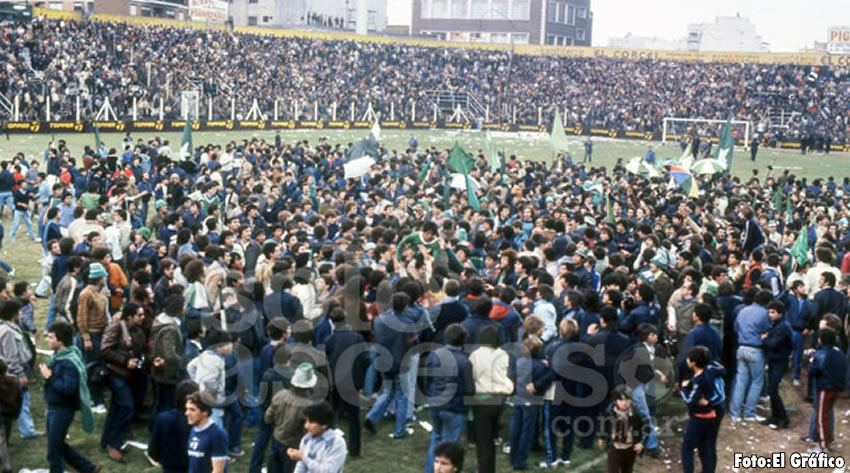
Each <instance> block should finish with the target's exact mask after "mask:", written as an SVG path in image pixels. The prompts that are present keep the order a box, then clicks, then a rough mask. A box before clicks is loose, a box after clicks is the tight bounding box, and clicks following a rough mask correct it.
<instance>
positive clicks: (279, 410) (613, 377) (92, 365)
mask: <svg viewBox="0 0 850 473" xmlns="http://www.w3.org/2000/svg"><path fill="white" fill-rule="evenodd" d="M352 148H353V147H352ZM350 149H351V148H349V150H350ZM345 151H346V147H345V146H343V145H332V144H330V143H328V141H327V140H326V139H322V140H320V141H319V142H318V143H309V142H307V141H299V142H295V143H286V142H284V141H283V140H280V139H276V140H274V142H266V141H264V140H262V139H259V138H254V139H251V140H245V141H241V142H230V143H225V144H222V145H218V144H208V145H202V146H199V147H197V148H196V149H195V150H194V152H193V153H191V156H187V157H186V159H179V158H178V157H177V153H175V152H173V151H172V150H171V149H170V147H169V146H168V145H167V143H163V142H161V141H160V140H159V139H157V138H151V139H149V140H144V139H142V138H138V139H135V140H134V139H133V137H131V136H129V135H128V136H127V137H126V138H125V139H124V142H123V149H122V150H120V151H119V150H115V149H112V150H110V151H109V152H108V153H106V155H105V156H98V155H96V154H95V153H93V152H92V150H90V149H82V150H77V149H67V148H66V145H65V143H64V142H63V141H58V142H55V143H54V142H51V143H50V145H49V146H48V147H47V148H46V149H45V152H44V158H43V159H42V160H41V161H42V163H41V164H44V167H43V168H41V167H39V164H40V163H37V162H35V161H31V162H28V161H27V160H26V159H25V157H24V156H23V155H17V156H15V157H14V158H13V159H12V160H11V161H3V162H2V163H0V166H2V171H0V215H2V213H3V207H5V206H6V205H8V206H9V207H10V209H11V210H13V211H14V215H15V218H16V220H18V219H21V220H25V221H26V222H29V220H30V218H31V216H32V218H34V219H35V220H36V222H35V223H36V230H37V233H36V232H30V238H32V239H33V240H35V241H38V242H39V245H41V247H42V250H43V254H44V258H43V259H42V273H43V279H42V280H41V281H39V282H38V286H37V287H36V289H35V291H34V294H33V291H32V290H31V289H30V285H29V284H28V282H26V281H18V280H14V283H13V280H10V279H5V278H4V279H0V289H2V290H0V299H2V300H0V319H1V320H0V358H2V359H3V360H4V364H2V365H0V371H2V368H3V367H4V368H5V370H6V372H7V373H8V376H6V377H4V378H3V380H4V382H3V384H2V386H0V404H2V411H3V413H4V417H5V420H6V423H5V432H4V433H5V436H6V439H10V438H11V435H12V433H11V426H12V421H13V419H14V418H15V417H17V419H18V421H17V423H18V428H19V430H20V434H21V436H22V437H24V438H33V437H38V436H40V435H43V434H42V433H41V432H39V431H38V430H37V427H38V428H44V429H45V430H46V432H47V437H48V442H47V461H48V463H49V465H50V471H51V472H60V471H62V468H63V465H64V464H65V463H67V464H70V465H71V466H72V467H74V468H75V469H77V470H78V471H81V472H84V473H89V472H92V471H100V470H99V468H100V467H99V466H95V464H94V463H92V461H91V460H89V459H86V458H84V457H83V456H82V455H81V454H79V452H77V451H76V450H74V449H73V448H72V447H70V446H69V445H67V444H65V435H66V433H67V431H68V428H69V426H70V425H71V423H72V422H73V418H74V416H75V411H76V410H77V409H79V410H80V411H81V414H80V417H81V419H82V422H83V428H84V430H85V431H86V432H93V430H94V423H93V414H98V415H102V414H106V418H105V421H104V423H103V424H102V432H99V434H100V446H101V447H102V448H103V449H104V453H103V459H104V460H105V459H106V458H109V459H111V460H114V461H117V462H122V461H124V455H125V452H123V451H122V449H124V448H125V441H126V440H127V438H128V433H129V431H130V430H131V429H132V430H134V431H135V434H134V438H135V439H140V438H141V439H147V440H148V449H147V455H148V456H149V457H150V458H151V459H152V460H154V461H157V462H159V464H160V465H161V466H162V469H163V471H165V472H177V471H182V472H185V471H188V472H191V473H199V472H203V473H209V472H211V471H215V472H216V473H218V472H221V471H225V468H226V465H227V462H228V461H230V460H234V459H237V458H239V457H241V456H242V455H244V454H245V452H244V450H243V449H242V445H243V444H244V442H243V440H242V434H243V430H244V426H245V425H258V426H259V431H258V434H257V436H256V438H255V439H254V441H253V446H252V449H251V457H250V460H247V459H245V460H235V461H239V462H243V461H244V462H250V463H249V466H248V467H247V468H246V467H245V466H241V467H239V470H240V471H246V470H247V471H249V472H250V473H259V472H260V471H261V467H262V465H263V464H264V463H265V464H266V465H267V468H268V471H272V472H276V471H287V472H288V471H297V472H318V471H340V470H341V468H342V465H343V464H344V462H345V459H346V458H352V457H360V456H368V455H369V452H368V451H364V450H365V449H361V429H363V428H365V429H366V430H367V431H369V432H370V433H372V434H374V433H375V430H376V429H375V427H376V425H377V424H378V423H379V422H381V421H382V420H383V419H385V418H386V417H389V418H390V419H393V421H392V425H393V428H392V434H391V438H393V439H401V438H404V437H407V436H409V435H411V433H412V432H413V429H414V428H415V427H416V426H417V425H422V424H417V423H416V421H417V420H421V421H427V422H428V424H426V425H427V427H425V430H430V431H431V445H430V448H429V451H428V454H427V460H426V459H425V458H423V461H424V465H425V471H426V472H428V473H430V472H432V471H438V472H440V473H442V472H444V471H458V470H459V468H460V467H462V465H459V462H460V463H462V461H463V460H462V459H463V450H464V449H463V448H462V447H460V446H459V445H458V444H457V443H446V442H457V441H459V440H460V439H461V437H462V434H463V432H464V430H466V431H467V435H469V438H470V440H471V441H473V442H474V443H475V445H476V447H475V455H476V457H477V465H478V471H479V472H481V473H491V472H493V471H495V465H496V462H497V456H498V455H497V452H496V448H495V447H494V445H495V440H496V437H498V436H499V435H500V433H504V437H505V442H504V443H503V451H505V452H506V453H508V457H507V458H506V459H505V460H502V461H507V462H509V463H510V465H511V466H512V467H513V468H514V469H518V470H521V469H525V468H528V467H530V466H532V464H533V460H532V459H531V458H532V457H531V451H532V449H533V447H534V446H535V445H539V446H540V449H541V450H542V451H543V452H545V453H544V454H543V455H542V456H541V457H539V461H538V462H537V465H536V466H539V467H543V468H549V467H552V466H559V465H562V464H566V465H569V463H570V459H571V456H572V452H573V447H574V444H575V446H577V447H579V448H585V449H586V448H593V447H594V446H598V447H599V448H601V449H604V450H605V451H607V455H608V461H609V464H610V465H614V466H621V467H622V468H623V470H622V471H630V470H629V468H630V465H632V464H633V463H634V461H635V458H636V456H637V455H647V456H649V457H652V458H657V457H658V456H659V442H658V431H657V426H658V421H657V418H656V417H655V413H656V411H655V409H656V405H657V402H656V389H657V388H660V387H661V386H668V387H669V389H666V390H665V391H668V392H671V391H674V390H675V391H678V392H679V393H680V395H681V397H682V399H683V401H684V402H685V403H686V405H687V408H688V415H689V420H688V424H687V426H686V428H685V430H684V434H683V435H684V436H683V441H682V452H681V455H682V464H683V469H684V471H685V472H686V473H691V472H692V471H694V449H695V448H696V449H698V451H699V456H700V460H701V463H702V465H703V467H702V468H703V471H705V472H713V471H714V467H715V465H716V463H717V452H716V449H715V445H716V441H717V435H718V431H719V429H720V425H721V421H722V419H723V418H724V414H726V413H728V416H729V417H730V418H731V419H732V421H734V422H755V421H758V420H762V421H763V422H764V423H765V424H766V425H768V426H770V428H775V429H783V428H788V427H789V426H790V425H789V420H788V417H787V414H786V411H785V409H784V407H783V404H782V399H781V397H780V391H779V386H780V384H781V383H783V382H785V383H788V382H791V383H792V384H793V386H794V387H795V388H799V389H801V390H804V391H803V392H805V393H807V394H808V397H810V398H811V399H812V400H813V401H814V402H815V405H816V407H818V409H816V410H815V412H813V414H812V423H811V426H808V425H807V426H805V427H804V428H805V431H801V434H803V438H802V440H803V441H805V442H808V443H809V444H811V445H813V446H814V448H816V449H818V450H819V451H828V449H829V448H830V446H831V442H832V439H833V436H832V430H833V429H834V424H833V423H832V421H831V420H830V419H831V418H832V414H831V410H832V405H833V403H834V402H835V399H836V397H837V395H838V394H839V393H840V392H843V391H847V388H846V385H845V373H846V370H847V365H846V361H845V350H846V346H847V336H846V334H847V325H846V323H845V322H846V312H847V294H848V291H850V209H848V202H850V180H848V179H845V180H844V182H843V183H837V182H835V181H834V180H833V179H832V178H830V179H829V180H822V179H817V180H814V181H812V182H809V181H807V180H806V179H805V178H803V179H798V178H796V177H795V176H794V175H793V174H791V173H790V172H789V171H787V170H786V171H784V172H783V174H781V175H773V173H772V170H771V171H770V172H768V173H767V175H765V176H763V178H764V179H763V180H760V179H759V177H758V176H753V178H751V179H749V180H741V179H739V178H737V177H731V176H728V175H716V176H712V177H711V178H710V181H706V182H703V185H702V186H701V187H702V188H703V192H702V194H701V195H700V196H699V197H698V198H690V199H689V198H687V197H685V195H684V194H683V192H682V191H681V190H679V189H678V188H670V187H669V186H668V185H667V184H666V181H665V178H663V177H661V178H653V179H646V178H643V177H639V176H637V175H634V174H631V173H628V172H626V170H625V169H624V168H623V167H621V166H620V165H618V166H617V167H615V168H613V169H604V168H590V167H585V166H584V165H581V164H573V163H572V162H570V161H569V160H568V159H567V158H566V157H563V158H559V159H556V160H555V162H554V163H553V165H552V166H551V167H549V166H546V165H544V164H542V163H537V162H530V161H529V162H520V161H518V160H516V158H515V157H513V156H505V157H503V164H502V165H501V166H494V167H492V168H491V167H490V166H488V164H487V163H486V161H487V160H486V159H485V158H484V156H483V155H478V156H468V155H465V154H464V153H462V152H461V150H458V149H455V150H452V151H451V152H449V150H438V149H435V148H421V149H413V148H411V149H408V150H406V151H405V152H395V151H389V150H386V149H383V148H379V149H378V151H377V153H376V154H377V163H376V164H374V165H372V166H371V167H370V169H369V170H368V171H367V172H366V174H364V175H363V176H362V177H359V178H352V179H346V178H345V172H344V169H345V165H346V159H347V158H346V152H345ZM352 157H356V156H352V155H351V154H350V153H349V156H348V158H352ZM459 160H461V161H463V162H464V163H465V164H463V166H462V167H465V168H466V169H470V170H471V174H472V176H473V177H474V178H475V179H476V180H477V182H478V183H480V187H479V189H478V190H477V191H476V192H475V193H474V194H475V199H471V197H470V196H469V195H468V193H467V192H466V191H465V190H463V191H460V192H459V191H457V190H452V188H451V186H449V185H448V184H447V180H446V177H447V176H446V174H447V172H449V169H451V168H454V169H456V168H457V166H458V162H459ZM145 163H146V164H145ZM39 169H44V171H39ZM606 195H607V196H608V198H606V197H604V196H606ZM476 200H477V201H478V202H479V204H476V203H475V201H476ZM609 202H610V205H609ZM475 206H480V208H479V209H475V208H474V207H475ZM148 209H150V211H149V212H148ZM609 209H610V210H609ZM15 233H17V226H15V228H14V229H13V230H12V231H11V234H10V235H9V237H10V239H14V238H15ZM6 269H7V270H8V273H9V276H10V277H14V270H12V269H11V268H8V265H7V266H6ZM32 282H33V283H35V282H36V281H32ZM36 296H41V297H48V298H49V309H48V312H47V317H46V319H47V321H46V324H45V326H37V325H36V323H35V318H34V314H33V301H34V300H35V297H36ZM41 334H43V335H44V336H45V337H46V340H47V347H48V348H49V349H50V350H52V351H54V355H52V356H50V357H49V358H48V359H47V360H46V361H44V363H42V364H39V366H37V367H36V366H35V358H36V357H35V351H34V346H35V345H34V342H33V337H34V336H36V335H41ZM765 366H768V367H769V371H768V374H767V379H765ZM804 367H807V371H808V376H805V377H803V376H802V373H803V371H804V370H803V368H804ZM426 369H427V371H426ZM420 370H421V371H420ZM789 370H790V372H789ZM35 377H41V378H43V379H44V397H45V400H46V404H47V407H48V415H47V417H46V419H45V418H43V417H41V415H40V413H38V412H34V411H33V410H31V409H30V406H31V400H32V398H33V396H36V395H37V394H36V393H31V392H30V391H29V390H28V389H27V387H28V386H29V385H30V383H31V381H30V380H32V379H34V378H35ZM417 386H419V387H420V388H421V389H422V392H420V393H419V394H418V395H416V394H414V393H416V392H417ZM763 388H764V389H763ZM763 391H764V393H766V395H768V396H769V398H770V404H771V416H770V418H768V419H760V418H759V417H758V416H757V413H756V407H757V403H758V402H759V398H760V395H761V394H762V392H763ZM38 395H40V394H38ZM659 395H660V393H659ZM727 396H728V399H727ZM10 400H11V401H10ZM305 400H309V401H311V402H306V401H305ZM107 401H108V402H107ZM319 401H323V402H321V403H319ZM727 401H728V402H727ZM361 406H364V407H369V408H370V409H369V411H368V413H367V414H366V415H365V418H364V419H362V420H361V412H360V409H361ZM419 408H424V409H426V410H425V411H422V410H421V409H419ZM470 411H471V412H472V415H473V417H474V419H475V421H474V423H471V424H468V423H467V415H468V412H470ZM184 413H185V415H184ZM508 413H510V414H509V415H510V419H511V420H510V423H509V425H504V426H503V425H501V420H502V419H503V417H506V416H507V415H508ZM335 416H336V417H339V418H340V420H343V419H344V420H345V422H344V423H342V425H344V427H345V431H346V433H345V436H342V435H341V434H340V433H339V431H338V430H335V429H333V428H332V427H333V426H334V417H335ZM538 417H539V418H541V419H543V421H542V422H538ZM134 419H135V420H137V421H139V420H141V421H142V424H141V425H140V424H139V423H138V422H136V423H134V422H133V420H134ZM549 419H554V420H558V422H561V424H563V425H561V424H558V422H555V421H553V422H550V421H549ZM565 420H566V422H565ZM472 426H474V428H473V427H472ZM765 428H768V427H765ZM142 432H144V433H142ZM180 443H182V444H185V445H188V449H182V448H172V447H173V446H174V445H175V444H180ZM0 444H3V445H5V442H0ZM16 448H21V447H20V446H19V445H18V446H17V447H16ZM267 452H268V455H266V453H267ZM0 457H3V458H2V460H3V462H4V463H3V469H4V470H9V468H10V466H9V465H10V464H9V455H8V453H7V451H6V450H5V449H3V448H0ZM423 457H425V455H424V452H423ZM93 460H95V461H98V460H101V459H100V458H96V459H93ZM650 461H653V460H650ZM452 467H454V468H455V469H454V470H452V469H451V468H452ZM446 468H448V469H446Z"/></svg>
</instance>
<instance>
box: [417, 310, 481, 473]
mask: <svg viewBox="0 0 850 473" xmlns="http://www.w3.org/2000/svg"><path fill="white" fill-rule="evenodd" d="M466 336H467V332H466V329H465V328H463V326H461V325H459V324H452V325H449V326H448V327H446V332H445V340H446V345H445V346H443V347H440V348H438V349H436V350H434V351H433V352H432V353H431V354H430V355H428V361H427V366H428V368H429V370H430V372H431V376H429V377H428V378H427V385H426V392H427V393H428V403H429V404H430V405H431V425H433V427H434V428H433V430H432V431H431V445H430V446H429V447H428V458H427V459H426V460H425V473H434V449H435V448H436V447H437V445H438V444H439V443H440V442H456V441H458V440H460V436H461V434H462V433H463V425H464V424H465V423H466V406H465V405H464V402H463V398H464V396H467V395H472V394H473V393H474V391H475V387H474V386H475V384H474V381H473V380H472V364H470V363H469V358H468V357H467V356H466V354H465V353H464V352H463V344H464V341H465V340H466Z"/></svg>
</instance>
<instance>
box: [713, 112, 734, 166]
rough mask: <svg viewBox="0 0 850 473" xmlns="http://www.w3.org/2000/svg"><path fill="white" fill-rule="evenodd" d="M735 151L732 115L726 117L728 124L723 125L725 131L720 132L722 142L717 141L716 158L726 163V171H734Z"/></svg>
mask: <svg viewBox="0 0 850 473" xmlns="http://www.w3.org/2000/svg"><path fill="white" fill-rule="evenodd" d="M734 151H735V140H734V139H733V138H732V116H731V115H730V116H729V118H728V119H726V126H724V127H723V133H721V134H720V142H718V143H717V150H716V151H715V152H714V158H715V159H718V160H720V161H723V162H725V163H726V172H728V173H730V174H731V173H732V154H733V152H734Z"/></svg>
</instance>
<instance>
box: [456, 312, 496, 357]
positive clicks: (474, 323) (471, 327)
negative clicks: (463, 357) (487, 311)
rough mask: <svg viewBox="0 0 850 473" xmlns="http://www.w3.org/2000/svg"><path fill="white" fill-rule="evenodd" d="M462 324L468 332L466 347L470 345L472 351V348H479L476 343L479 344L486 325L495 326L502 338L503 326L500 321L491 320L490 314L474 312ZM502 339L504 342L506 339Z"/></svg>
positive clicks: (469, 349) (469, 350)
mask: <svg viewBox="0 0 850 473" xmlns="http://www.w3.org/2000/svg"><path fill="white" fill-rule="evenodd" d="M461 326H463V328H465V329H466V332H467V335H466V340H465V342H464V344H465V345H466V347H468V348H467V351H468V352H471V351H472V350H474V349H475V348H477V347H476V345H478V338H479V336H480V334H481V330H483V329H484V327H487V326H491V327H495V328H496V329H497V330H498V331H499V337H500V339H501V334H502V326H501V325H499V323H498V322H496V321H494V320H491V319H490V317H489V315H481V314H472V316H470V317H469V318H467V319H466V320H464V321H463V323H462V324H461ZM500 341H501V342H502V343H504V340H500ZM500 344H501V343H500Z"/></svg>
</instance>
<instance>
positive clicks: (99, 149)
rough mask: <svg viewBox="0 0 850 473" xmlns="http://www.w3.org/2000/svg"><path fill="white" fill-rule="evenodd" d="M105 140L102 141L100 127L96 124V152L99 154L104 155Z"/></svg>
mask: <svg viewBox="0 0 850 473" xmlns="http://www.w3.org/2000/svg"><path fill="white" fill-rule="evenodd" d="M101 149H103V142H102V141H100V128H98V127H97V126H96V125H95V127H94V152H95V154H96V155H97V156H100V157H103V152H102V151H101Z"/></svg>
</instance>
